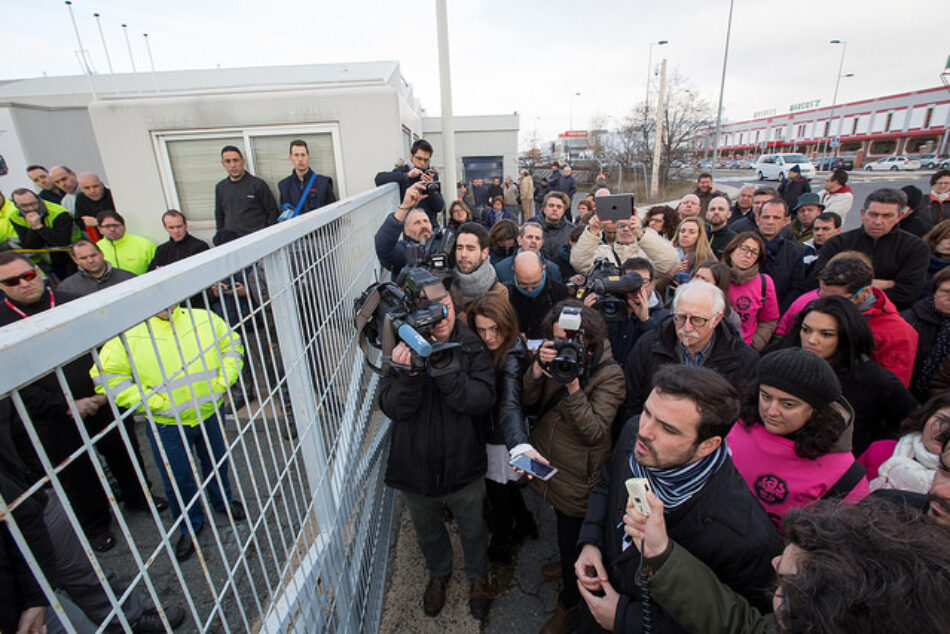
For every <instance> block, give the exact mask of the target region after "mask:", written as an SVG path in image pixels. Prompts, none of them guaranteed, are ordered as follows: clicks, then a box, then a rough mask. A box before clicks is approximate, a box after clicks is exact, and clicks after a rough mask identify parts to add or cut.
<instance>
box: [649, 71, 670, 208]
mask: <svg viewBox="0 0 950 634" xmlns="http://www.w3.org/2000/svg"><path fill="white" fill-rule="evenodd" d="M664 99H666V58H665V57H664V58H663V61H662V62H661V63H660V90H659V94H658V95H657V103H656V134H655V135H654V137H653V176H652V178H651V180H650V199H651V200H653V199H655V198H656V196H657V194H658V193H659V191H660V158H661V157H662V156H663V114H664V113H665V112H666V108H664V107H663V100H664Z"/></svg>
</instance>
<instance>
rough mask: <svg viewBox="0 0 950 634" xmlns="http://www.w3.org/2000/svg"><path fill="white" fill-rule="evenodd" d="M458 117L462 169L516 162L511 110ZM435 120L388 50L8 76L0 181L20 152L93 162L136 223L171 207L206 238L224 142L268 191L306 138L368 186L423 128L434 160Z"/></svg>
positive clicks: (437, 160) (348, 189)
mask: <svg viewBox="0 0 950 634" xmlns="http://www.w3.org/2000/svg"><path fill="white" fill-rule="evenodd" d="M455 129H456V142H455V147H456V154H457V159H458V162H459V167H460V168H464V167H466V166H469V165H471V166H478V169H479V171H483V168H484V167H485V165H486V163H487V164H488V165H489V167H490V170H491V173H486V174H483V175H489V176H491V175H498V176H502V175H503V174H512V175H514V174H515V173H516V168H517V156H518V154H517V138H518V116H517V115H516V114H515V115H495V116H484V117H482V116H478V117H455ZM440 130H441V121H440V119H439V118H438V117H426V116H425V110H424V109H423V108H422V107H421V106H420V104H419V103H418V101H417V100H416V99H415V98H414V96H413V91H412V86H411V85H410V84H409V83H408V82H406V80H405V79H403V77H402V75H401V74H400V71H399V64H398V63H397V62H393V61H388V62H366V63H354V64H321V65H302V66H273V67H256V68H234V69H216V70H193V71H169V72H160V73H156V74H150V73H139V74H117V75H96V76H93V77H85V76H82V75H79V76H73V77H44V78H36V79H23V80H14V81H8V82H3V83H0V154H2V155H3V158H4V159H5V160H6V163H7V166H8V168H9V173H8V174H7V175H5V176H0V191H5V192H9V191H10V190H12V189H15V188H16V187H32V183H30V182H29V180H28V179H27V177H26V172H25V169H26V166H27V165H30V164H33V163H38V164H42V165H46V166H47V167H50V166H52V165H57V164H65V165H67V166H69V167H70V168H72V169H73V170H75V171H77V172H83V171H91V172H96V173H99V174H101V175H102V176H103V180H104V181H106V183H107V184H108V185H109V186H110V187H111V188H112V192H113V197H114V199H115V203H116V207H117V209H118V211H119V212H120V213H122V214H123V215H124V216H125V217H126V219H127V222H128V225H129V228H130V230H131V231H133V232H134V233H138V234H141V235H145V236H147V237H150V238H152V239H154V240H157V241H164V240H165V239H166V238H167V236H165V234H164V231H163V230H162V227H161V221H160V217H161V214H162V213H163V212H164V211H165V210H166V209H169V208H175V209H180V210H182V211H183V212H184V213H185V214H186V216H188V218H189V220H190V221H191V224H192V227H193V229H194V231H195V233H197V234H198V235H201V236H202V237H209V236H210V235H211V233H212V232H213V229H214V185H215V183H216V182H217V181H219V180H221V179H222V178H224V177H225V172H224V169H223V168H222V167H221V164H220V151H221V147H222V146H224V145H236V146H238V147H240V148H242V149H243V150H244V151H245V157H246V158H247V162H248V170H249V171H250V172H251V173H253V174H255V175H257V176H260V177H261V178H263V179H264V180H266V181H267V182H268V183H269V184H270V185H271V187H272V189H273V191H274V193H275V196H276V194H277V182H278V181H279V180H280V179H282V178H284V177H285V176H287V175H288V174H290V171H291V169H292V168H291V165H290V163H289V161H288V158H287V157H288V153H289V144H290V141H291V140H292V139H296V138H302V139H304V140H306V141H307V143H308V144H309V146H310V153H311V156H312V158H313V161H312V165H313V168H314V170H316V171H317V172H319V173H322V174H326V175H328V176H330V177H332V178H333V182H334V186H335V188H336V190H337V195H338V196H339V197H344V196H348V195H351V194H353V193H356V192H359V191H363V190H366V189H369V188H371V187H373V186H374V185H373V177H374V176H375V174H376V173H377V172H379V171H384V170H389V169H392V168H393V166H394V165H395V164H396V162H397V161H399V160H400V159H403V160H406V159H408V155H409V147H410V146H411V144H412V142H413V141H414V140H416V139H418V138H420V137H424V136H425V137H427V138H428V139H429V140H430V142H432V144H433V148H434V150H435V152H434V156H433V165H434V166H436V167H439V166H442V165H443V164H444V158H443V155H442V147H441V134H440V132H439V131H440ZM486 158H487V159H489V160H488V161H487V162H486V161H484V160H481V159H486ZM463 176H465V172H464V171H460V172H459V177H460V178H461V177H463ZM469 177H470V176H469ZM445 190H446V192H447V193H448V192H449V190H451V193H452V194H453V195H454V187H453V186H451V185H448V184H447V185H446V187H445Z"/></svg>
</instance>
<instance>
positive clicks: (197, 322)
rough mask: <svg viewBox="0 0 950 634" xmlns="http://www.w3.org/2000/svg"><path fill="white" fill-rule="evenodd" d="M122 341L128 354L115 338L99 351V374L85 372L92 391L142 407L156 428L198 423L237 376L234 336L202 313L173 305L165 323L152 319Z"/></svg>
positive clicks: (240, 351)
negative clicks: (173, 307) (136, 379)
mask: <svg viewBox="0 0 950 634" xmlns="http://www.w3.org/2000/svg"><path fill="white" fill-rule="evenodd" d="M149 327H151V335H154V343H153V340H152V336H151V335H150V333H149ZM125 339H126V341H127V342H128V347H129V354H127V353H126V349H125V346H124V345H123V343H122V341H121V340H120V338H119V337H116V338H114V339H110V340H109V341H107V342H106V344H105V345H104V346H103V347H102V350H101V351H100V352H99V358H100V360H101V361H102V375H101V376H100V374H99V370H98V368H97V367H96V366H93V367H92V369H91V370H89V375H90V376H91V377H92V380H93V382H94V383H95V384H96V392H98V393H99V394H109V395H111V396H112V397H113V398H114V399H115V402H116V404H117V405H118V406H119V407H127V408H136V409H138V410H140V411H146V404H147V409H148V410H150V411H151V413H152V416H153V417H154V419H155V422H156V423H158V424H161V425H175V424H177V423H178V421H179V420H180V421H181V423H182V424H183V425H188V426H194V425H198V424H200V423H201V422H202V421H203V420H205V419H206V418H208V417H209V416H211V415H212V414H213V413H214V411H215V409H216V408H217V407H218V404H219V403H220V402H221V401H222V399H223V398H224V395H225V393H226V392H227V391H228V388H229V387H230V386H231V385H232V384H233V383H234V382H235V381H237V379H238V376H240V374H241V368H242V366H243V355H244V347H243V346H242V345H241V339H240V337H238V335H237V333H235V332H234V331H232V330H231V329H230V328H229V327H228V324H227V323H226V322H225V321H224V320H223V319H221V318H220V317H218V316H217V315H215V314H214V313H212V312H211V311H208V310H201V309H188V308H183V307H178V308H176V309H175V310H174V311H173V312H172V314H171V319H162V318H160V317H152V318H151V319H149V320H148V321H147V322H142V323H141V324H139V325H137V326H134V327H133V328H131V329H129V330H127V331H126V332H125ZM176 339H177V341H176ZM156 349H157V350H158V353H159V354H158V355H156V354H155V351H156ZM130 355H131V358H130ZM133 368H134V370H135V372H133ZM135 373H137V375H138V378H139V380H140V381H141V388H140V387H139V386H138V385H136V383H135V379H134V376H135ZM143 390H144V396H143V393H142V392H143ZM143 399H144V401H145V402H143Z"/></svg>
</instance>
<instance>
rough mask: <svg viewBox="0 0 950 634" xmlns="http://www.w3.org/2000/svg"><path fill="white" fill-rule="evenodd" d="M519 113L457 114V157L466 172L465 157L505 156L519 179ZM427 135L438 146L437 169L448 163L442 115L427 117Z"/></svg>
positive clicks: (509, 169)
mask: <svg viewBox="0 0 950 634" xmlns="http://www.w3.org/2000/svg"><path fill="white" fill-rule="evenodd" d="M518 121H519V119H518V115H486V116H471V117H454V124H455V158H456V161H457V166H458V169H459V172H458V176H459V179H461V178H462V177H463V174H462V171H461V169H462V165H461V162H462V157H465V156H502V157H504V170H505V175H506V176H511V177H512V179H514V180H517V176H518V126H519V123H518ZM422 125H423V132H424V134H423V136H424V137H425V139H426V140H427V141H429V142H430V143H431V144H432V148H433V149H434V150H435V152H434V155H433V157H432V164H433V165H434V166H435V167H436V168H437V169H440V170H441V169H443V168H444V166H445V158H444V157H445V153H444V151H443V148H442V118H441V117H426V118H424V119H423V120H422Z"/></svg>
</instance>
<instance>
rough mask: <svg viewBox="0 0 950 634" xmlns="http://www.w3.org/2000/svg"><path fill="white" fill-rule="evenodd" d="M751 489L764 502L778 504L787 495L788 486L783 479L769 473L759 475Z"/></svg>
mask: <svg viewBox="0 0 950 634" xmlns="http://www.w3.org/2000/svg"><path fill="white" fill-rule="evenodd" d="M753 490H754V491H755V495H756V497H757V498H759V499H760V500H762V501H763V502H765V503H766V504H780V503H781V502H783V501H784V500H785V498H786V497H788V486H787V485H786V484H785V480H782V479H781V478H780V477H778V476H776V475H772V474H771V473H766V474H764V475H761V476H759V477H758V478H757V479H756V481H755V485H754V487H753Z"/></svg>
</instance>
